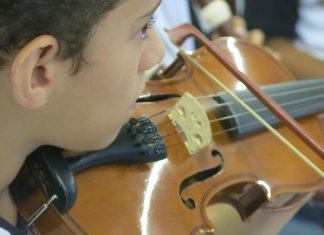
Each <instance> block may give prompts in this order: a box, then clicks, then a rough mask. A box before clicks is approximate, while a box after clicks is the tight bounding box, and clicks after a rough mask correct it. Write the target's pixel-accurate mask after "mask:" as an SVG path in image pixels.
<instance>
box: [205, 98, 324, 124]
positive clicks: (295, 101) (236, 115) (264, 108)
mask: <svg viewBox="0 0 324 235" xmlns="http://www.w3.org/2000/svg"><path fill="white" fill-rule="evenodd" d="M323 97H324V94H323V95H317V96H313V97H309V98H305V99H303V102H305V101H311V100H316V99H320V98H323ZM299 103H301V102H300V101H299V100H293V101H287V102H285V103H282V104H281V105H280V106H281V107H285V108H287V107H288V106H291V105H296V104H299ZM232 104H233V103H232ZM315 105H317V104H312V105H308V107H312V106H315ZM216 107H217V106H216ZM212 108H214V107H209V109H212ZM302 108H303V107H301V108H296V109H294V110H295V111H297V110H301V109H302ZM254 111H255V112H258V113H259V114H260V113H261V112H267V111H269V109H268V108H267V107H265V106H263V108H259V109H254ZM269 112H270V111H269ZM244 115H251V114H250V113H249V112H242V113H238V114H234V115H229V116H226V117H222V118H218V119H213V120H210V122H211V123H213V122H217V121H223V120H227V119H231V118H236V117H240V116H244Z"/></svg>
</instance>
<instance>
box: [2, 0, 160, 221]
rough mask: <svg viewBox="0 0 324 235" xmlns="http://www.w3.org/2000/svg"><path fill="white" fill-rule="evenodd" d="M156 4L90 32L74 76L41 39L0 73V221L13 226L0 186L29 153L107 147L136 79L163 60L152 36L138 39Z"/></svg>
mask: <svg viewBox="0 0 324 235" xmlns="http://www.w3.org/2000/svg"><path fill="white" fill-rule="evenodd" d="M159 3H160V2H159V0H127V1H123V2H122V3H121V4H120V5H119V6H118V7H117V8H116V9H114V10H112V11H110V12H109V14H107V16H106V17H105V18H104V19H102V21H100V22H98V24H97V25H96V27H95V28H94V29H93V32H92V37H91V39H90V41H89V44H88V45H87V47H86V49H85V58H86V61H87V63H86V64H84V65H83V66H82V68H81V70H80V71H79V72H78V73H77V74H75V75H72V73H71V60H65V61H61V60H59V59H57V58H56V57H55V54H56V52H57V50H58V43H57V41H56V39H55V38H54V37H52V36H49V35H41V36H39V37H37V38H35V39H33V40H32V41H31V42H29V43H28V44H27V45H25V46H24V47H23V48H22V49H21V50H19V51H18V52H17V53H16V54H14V55H12V57H11V63H10V64H9V65H8V66H7V67H5V68H4V69H2V70H1V71H0V89H1V91H0V110H1V113H2V114H1V117H0V129H1V133H0V140H1V141H0V149H1V155H0V166H1V178H0V217H3V218H4V219H6V220H7V221H9V222H10V223H12V224H15V222H16V210H15V205H14V203H13V202H12V200H11V198H10V196H9V194H8V191H7V186H8V185H9V184H10V182H11V181H12V180H13V179H14V177H15V176H16V174H17V173H18V171H19V169H20V168H21V166H22V165H23V162H24V160H25V158H26V156H27V155H28V154H29V153H30V152H32V151H33V150H34V149H35V148H37V147H38V146H40V145H44V144H47V145H55V146H59V147H61V148H64V149H68V150H72V151H85V150H97V149H101V148H103V147H106V146H107V145H109V144H110V143H111V142H112V141H113V140H114V138H115V137H116V135H117V134H118V132H119V130H120V128H121V126H122V125H123V124H124V123H126V122H127V120H128V119H129V117H130V116H131V115H132V114H133V112H134V108H135V105H134V104H135V101H136V99H137V97H138V96H139V95H140V94H141V93H142V91H143V88H144V85H145V80H144V79H143V72H144V71H145V70H148V69H150V68H152V67H153V66H154V65H155V64H157V63H159V62H160V60H161V59H162V57H163V46H162V42H161V41H160V39H159V38H158V36H157V34H156V33H155V32H154V31H153V30H151V29H148V30H147V32H146V34H145V28H146V24H147V22H148V20H149V18H150V17H151V15H152V13H153V11H154V9H155V8H156V7H157V6H158V5H159ZM144 36H146V37H145V38H144Z"/></svg>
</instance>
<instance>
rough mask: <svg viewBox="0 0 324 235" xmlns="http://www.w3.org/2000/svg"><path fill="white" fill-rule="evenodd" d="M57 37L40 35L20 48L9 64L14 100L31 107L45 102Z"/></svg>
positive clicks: (48, 94)
mask: <svg viewBox="0 0 324 235" xmlns="http://www.w3.org/2000/svg"><path fill="white" fill-rule="evenodd" d="M57 51H58V42H57V40H56V39H55V38H54V37H52V36H49V35H41V36H38V37H37V38H35V39H33V40H32V41H30V42H29V43H28V44H26V45H25V46H24V47H23V48H22V49H20V50H19V52H18V53H17V55H16V56H15V58H14V61H13V64H12V68H11V83H12V87H13V94H14V97H15V99H16V101H17V102H18V103H19V104H21V105H22V106H24V107H26V108H30V109H36V108H40V107H42V106H43V105H45V104H46V103H47V101H48V98H49V96H50V94H51V90H52V86H53V84H52V83H53V71H52V70H53V66H52V65H53V62H54V60H55V56H56V53H57Z"/></svg>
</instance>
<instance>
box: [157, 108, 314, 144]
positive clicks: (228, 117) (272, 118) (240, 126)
mask: <svg viewBox="0 0 324 235" xmlns="http://www.w3.org/2000/svg"><path fill="white" fill-rule="evenodd" d="M312 106H315V104H314V105H310V106H308V107H312ZM302 109H303V107H300V108H297V109H295V111H299V110H302ZM244 114H250V113H248V112H246V113H244ZM237 116H238V115H237ZM233 117H236V115H231V116H226V117H221V118H218V119H213V120H211V121H210V123H212V122H216V121H224V120H227V119H230V118H233ZM253 120H254V121H253V122H248V123H244V124H240V125H238V126H235V127H231V128H228V129H224V130H222V131H218V132H213V133H212V135H213V136H217V135H221V134H227V133H229V132H231V131H235V130H238V129H240V128H242V127H249V126H253V125H256V124H258V123H259V122H258V121H257V120H256V119H253ZM267 120H268V122H269V121H273V120H276V117H275V116H271V117H269V118H268V119H267ZM176 130H177V131H175V132H172V133H170V134H167V135H164V136H163V138H164V137H170V136H173V135H176V134H179V133H182V132H183V131H182V130H180V129H179V128H176Z"/></svg>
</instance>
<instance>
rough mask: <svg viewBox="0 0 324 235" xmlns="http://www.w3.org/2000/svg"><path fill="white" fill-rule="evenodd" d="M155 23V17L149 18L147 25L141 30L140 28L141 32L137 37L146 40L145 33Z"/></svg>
mask: <svg viewBox="0 0 324 235" xmlns="http://www.w3.org/2000/svg"><path fill="white" fill-rule="evenodd" d="M155 21H156V17H155V16H151V17H150V18H149V19H148V21H147V23H146V24H145V25H144V26H143V28H141V31H140V32H139V36H140V38H141V39H146V38H147V34H146V33H147V31H148V30H149V29H150V28H152V26H153V23H154V22H155Z"/></svg>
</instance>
